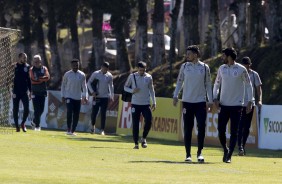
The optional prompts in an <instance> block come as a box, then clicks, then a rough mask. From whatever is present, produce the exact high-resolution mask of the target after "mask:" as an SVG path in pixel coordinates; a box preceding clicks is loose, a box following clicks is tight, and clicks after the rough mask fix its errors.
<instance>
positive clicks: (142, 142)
mask: <svg viewBox="0 0 282 184" xmlns="http://www.w3.org/2000/svg"><path fill="white" fill-rule="evenodd" d="M141 146H142V148H147V146H148V144H147V141H146V139H144V138H141Z"/></svg>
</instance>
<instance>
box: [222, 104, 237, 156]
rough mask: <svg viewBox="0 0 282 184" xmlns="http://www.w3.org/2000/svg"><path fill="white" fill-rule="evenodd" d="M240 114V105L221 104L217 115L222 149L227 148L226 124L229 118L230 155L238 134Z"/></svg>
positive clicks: (225, 149)
mask: <svg viewBox="0 0 282 184" xmlns="http://www.w3.org/2000/svg"><path fill="white" fill-rule="evenodd" d="M241 114H242V106H223V105H221V109H220V112H219V115H218V127H217V129H218V137H219V141H220V143H221V146H222V148H223V149H224V151H227V150H228V147H227V145H226V126H227V123H228V120H229V119H230V122H231V123H230V124H231V126H230V134H231V136H230V142H229V154H230V155H232V153H233V151H234V148H235V146H236V141H237V136H238V125H239V121H240V117H241Z"/></svg>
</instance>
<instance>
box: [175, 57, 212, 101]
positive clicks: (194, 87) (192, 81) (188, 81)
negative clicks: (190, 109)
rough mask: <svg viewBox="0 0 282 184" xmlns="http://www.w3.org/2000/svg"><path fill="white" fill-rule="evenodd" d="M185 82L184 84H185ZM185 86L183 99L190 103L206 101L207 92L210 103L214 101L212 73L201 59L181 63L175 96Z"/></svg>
mask: <svg viewBox="0 0 282 184" xmlns="http://www.w3.org/2000/svg"><path fill="white" fill-rule="evenodd" d="M183 83H184V84H183ZM182 87H183V95H182V101H183V102H189V103H199V102H206V101H207V100H206V94H207V97H208V101H209V103H212V101H213V97H212V84H211V74H210V69H209V67H208V65H206V64H204V63H203V62H201V61H198V62H196V63H195V64H194V63H192V62H185V63H183V64H182V65H181V68H180V71H179V74H178V77H177V83H176V88H175V90H174V93H173V97H174V98H176V97H178V94H179V92H180V90H181V89H182Z"/></svg>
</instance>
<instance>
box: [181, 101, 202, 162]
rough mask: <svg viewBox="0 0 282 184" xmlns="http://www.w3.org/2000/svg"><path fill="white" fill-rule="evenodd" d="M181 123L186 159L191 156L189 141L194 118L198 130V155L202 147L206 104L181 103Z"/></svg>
mask: <svg viewBox="0 0 282 184" xmlns="http://www.w3.org/2000/svg"><path fill="white" fill-rule="evenodd" d="M182 113H183V122H184V144H185V150H186V157H189V156H191V139H192V131H193V127H194V118H195V117H196V120H197V128H198V137H197V138H198V153H199V154H200V153H201V151H202V149H203V147H204V139H205V131H206V118H207V110H206V102H200V103H188V102H183V110H182Z"/></svg>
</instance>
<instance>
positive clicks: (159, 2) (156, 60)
mask: <svg viewBox="0 0 282 184" xmlns="http://www.w3.org/2000/svg"><path fill="white" fill-rule="evenodd" d="M152 49H153V53H152V63H151V67H152V68H155V67H157V66H159V65H161V64H162V61H163V60H164V56H165V49H164V1H163V0H155V5H154V14H153V48H152Z"/></svg>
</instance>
